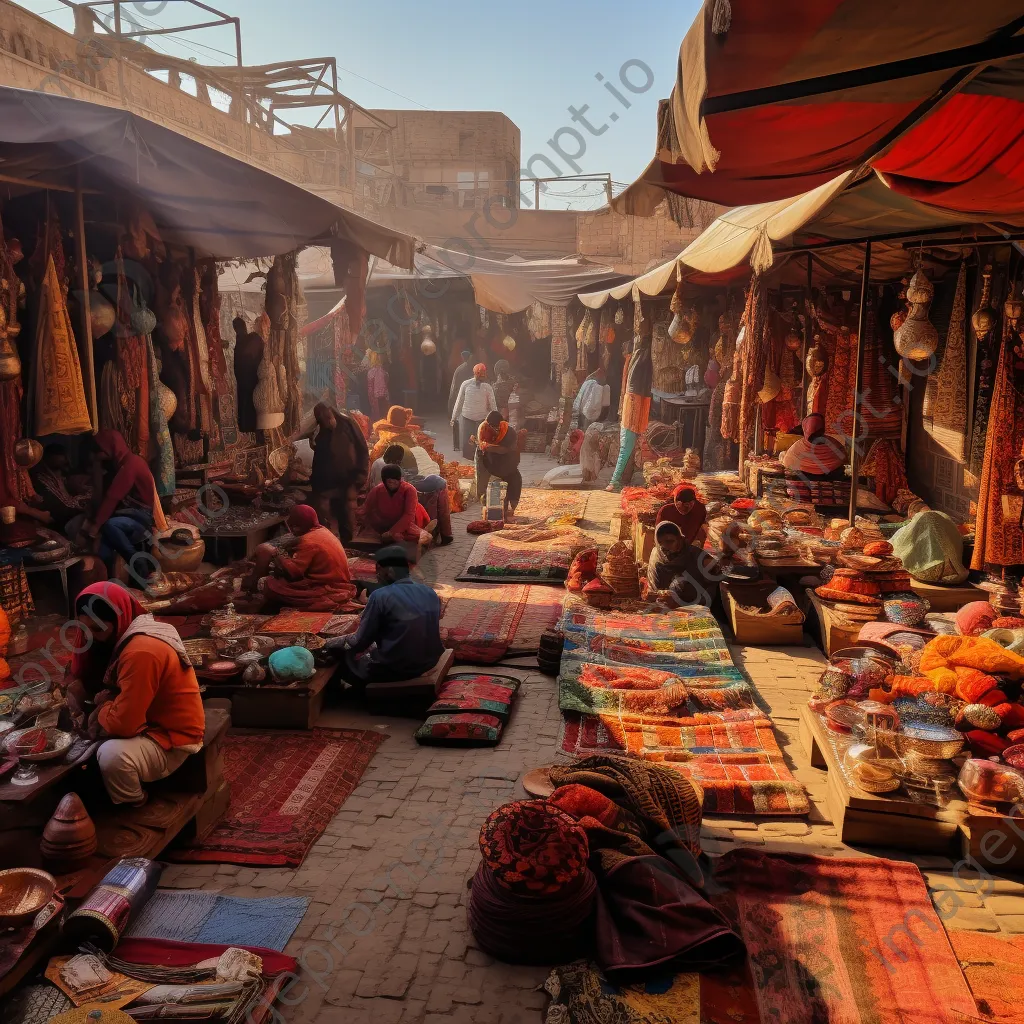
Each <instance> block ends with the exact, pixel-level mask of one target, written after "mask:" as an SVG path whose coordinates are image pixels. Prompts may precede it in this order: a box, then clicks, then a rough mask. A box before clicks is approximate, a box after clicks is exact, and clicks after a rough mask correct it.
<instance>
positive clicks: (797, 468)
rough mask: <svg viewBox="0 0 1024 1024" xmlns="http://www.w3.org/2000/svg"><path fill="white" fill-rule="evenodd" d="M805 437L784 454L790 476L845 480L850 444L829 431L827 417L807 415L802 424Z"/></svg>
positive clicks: (792, 477) (793, 477)
mask: <svg viewBox="0 0 1024 1024" xmlns="http://www.w3.org/2000/svg"><path fill="white" fill-rule="evenodd" d="M800 429H801V431H802V432H803V435H804V436H803V437H802V438H800V440H799V441H797V442H795V443H794V444H792V445H790V447H789V448H787V449H786V451H785V452H783V454H782V468H783V469H784V470H785V472H786V478H787V479H796V480H842V479H844V477H845V476H846V446H845V445H844V444H843V442H842V441H841V440H840V439H839V438H837V437H832V436H830V435H829V434H826V433H825V417H824V416H822V415H821V414H820V413H812V414H811V415H810V416H806V417H805V418H804V420H803V422H802V423H801V424H800Z"/></svg>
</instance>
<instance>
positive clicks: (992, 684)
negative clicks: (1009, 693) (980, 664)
mask: <svg viewBox="0 0 1024 1024" xmlns="http://www.w3.org/2000/svg"><path fill="white" fill-rule="evenodd" d="M954 671H955V673H956V678H957V683H956V695H957V696H958V697H959V698H960V699H961V700H965V701H967V703H968V704H979V703H982V700H981V698H982V697H984V696H985V694H987V693H989V692H990V691H992V690H995V688H996V687H997V686H998V685H999V684H998V683H997V682H996V681H995V679H993V678H992V676H990V675H988V673H986V672H982V671H980V670H979V669H976V668H956V669H954ZM1005 699H1006V698H1005V697H1003V700H1005ZM985 703H987V702H985Z"/></svg>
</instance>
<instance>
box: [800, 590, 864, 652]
mask: <svg viewBox="0 0 1024 1024" xmlns="http://www.w3.org/2000/svg"><path fill="white" fill-rule="evenodd" d="M807 596H808V597H809V598H810V601H811V608H812V609H813V610H814V614H815V617H816V618H817V620H818V625H819V627H820V630H821V649H822V650H823V651H824V652H825V657H827V658H831V657H832V655H833V654H834V653H835V652H836V651H841V650H842V649H843V648H844V647H853V646H855V645H856V644H857V643H858V642H859V640H858V638H859V637H860V624H856V623H855V624H854V625H853V626H848V625H846V623H845V622H843V621H841V620H840V619H839V618H838V616H836V615H835V613H834V612H833V611H832V609H831V608H829V606H828V605H827V604H825V602H824V601H822V600H821V598H820V597H818V595H817V594H815V592H814V591H813V590H812V589H811V588H810V587H808V588H807Z"/></svg>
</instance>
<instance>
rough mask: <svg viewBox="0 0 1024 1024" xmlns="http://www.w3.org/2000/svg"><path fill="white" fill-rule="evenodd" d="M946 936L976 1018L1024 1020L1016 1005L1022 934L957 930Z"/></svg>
mask: <svg viewBox="0 0 1024 1024" xmlns="http://www.w3.org/2000/svg"><path fill="white" fill-rule="evenodd" d="M949 940H950V942H952V944H953V952H954V953H955V954H956V958H957V960H959V961H960V967H961V969H962V970H963V972H964V976H965V977H966V978H967V984H968V985H969V986H970V989H971V993H972V994H973V996H974V1001H975V1002H976V1003H977V1004H978V1009H977V1018H976V1019H978V1020H986V1021H993V1022H995V1024H1011V1022H1012V1024H1020V1022H1021V1021H1022V1020H1024V1012H1022V1010H1021V1005H1020V1002H1021V993H1022V992H1024V935H990V934H986V933H984V932H964V931H959V930H957V931H951V932H950V933H949ZM964 1019H965V1020H966V1019H967V1018H964ZM971 1019H975V1018H971Z"/></svg>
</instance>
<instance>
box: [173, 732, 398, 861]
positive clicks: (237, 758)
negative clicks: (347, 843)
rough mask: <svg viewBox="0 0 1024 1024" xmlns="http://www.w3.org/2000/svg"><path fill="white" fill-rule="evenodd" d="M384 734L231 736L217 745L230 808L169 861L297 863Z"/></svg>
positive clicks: (346, 795)
mask: <svg viewBox="0 0 1024 1024" xmlns="http://www.w3.org/2000/svg"><path fill="white" fill-rule="evenodd" d="M385 739H386V737H385V736H384V735H383V734H381V733H378V732H370V731H368V730H355V729H314V730H313V731H312V732H264V733H242V734H239V733H231V734H230V735H229V736H228V737H227V739H226V741H225V743H224V778H225V779H226V780H227V781H228V782H229V783H230V785H231V805H230V806H229V807H228V810H227V813H226V814H225V815H224V817H223V818H222V819H221V820H220V821H219V822H218V823H217V824H216V825H214V826H213V828H212V829H210V831H209V832H207V833H206V835H205V836H203V837H201V838H200V839H197V840H195V841H193V842H192V843H190V844H189V845H188V846H186V847H182V848H179V849H176V850H172V851H170V852H169V854H168V859H169V860H173V861H179V862H180V861H185V862H189V863H192V862H197V861H200V862H206V863H214V864H249V865H256V866H260V867H291V868H294V867H298V866H299V865H300V864H301V863H302V862H303V860H304V859H305V857H306V854H307V853H308V852H309V848H310V847H311V846H312V845H313V844H314V843H315V842H316V841H317V839H319V838H320V836H321V834H322V833H323V831H324V829H325V828H326V827H327V826H328V824H329V823H330V821H331V819H332V818H333V817H334V815H335V814H336V813H337V812H338V810H339V809H340V807H341V806H342V804H343V803H344V802H345V801H346V800H347V799H348V796H349V794H350V793H351V792H352V790H353V789H355V788H356V786H357V785H358V784H359V780H360V779H361V778H362V776H363V772H365V771H366V768H367V766H368V765H369V763H370V760H371V759H372V758H373V755H374V754H375V753H376V751H377V748H378V747H379V746H380V745H381V743H382V742H383V741H384V740H385Z"/></svg>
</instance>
